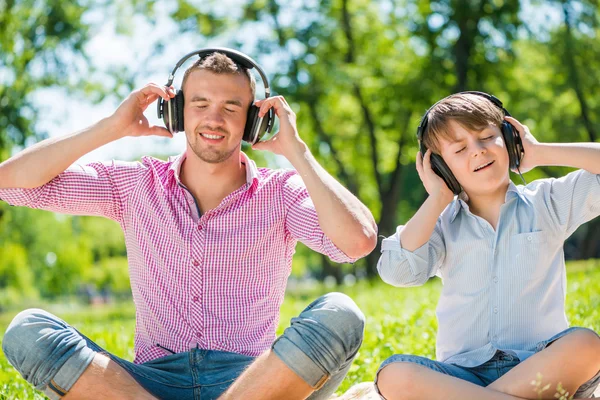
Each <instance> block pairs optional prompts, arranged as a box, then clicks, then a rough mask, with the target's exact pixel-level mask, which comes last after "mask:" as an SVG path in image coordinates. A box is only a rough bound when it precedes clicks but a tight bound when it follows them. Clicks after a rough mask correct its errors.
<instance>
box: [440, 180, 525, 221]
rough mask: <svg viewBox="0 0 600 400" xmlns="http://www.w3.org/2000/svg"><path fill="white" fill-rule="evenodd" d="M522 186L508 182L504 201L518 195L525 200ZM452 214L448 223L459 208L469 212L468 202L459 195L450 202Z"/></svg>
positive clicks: (454, 217) (452, 219)
mask: <svg viewBox="0 0 600 400" xmlns="http://www.w3.org/2000/svg"><path fill="white" fill-rule="evenodd" d="M523 188H524V186H517V185H515V184H514V183H513V182H512V181H510V183H509V184H508V189H507V190H506V196H505V198H504V202H505V203H508V201H510V200H512V199H514V198H516V197H518V198H520V199H521V200H523V201H525V196H524V195H523ZM451 207H452V208H451V210H452V215H451V217H450V223H452V222H454V220H455V219H456V216H457V215H458V213H459V212H460V210H461V208H462V209H464V210H465V212H470V210H469V204H467V202H466V201H465V200H464V199H462V198H461V196H460V195H459V196H455V197H454V200H453V201H452V203H451Z"/></svg>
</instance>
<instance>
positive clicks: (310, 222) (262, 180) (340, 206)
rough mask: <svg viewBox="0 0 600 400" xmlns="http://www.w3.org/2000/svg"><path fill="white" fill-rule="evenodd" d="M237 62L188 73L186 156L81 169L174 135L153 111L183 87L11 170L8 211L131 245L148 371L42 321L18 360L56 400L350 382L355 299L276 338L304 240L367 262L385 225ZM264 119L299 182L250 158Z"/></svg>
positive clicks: (145, 93)
mask: <svg viewBox="0 0 600 400" xmlns="http://www.w3.org/2000/svg"><path fill="white" fill-rule="evenodd" d="M225 52H226V53H227V54H224V53H223V52H213V53H210V54H207V55H205V56H204V57H202V58H200V59H199V60H198V61H197V62H196V63H195V64H194V65H193V66H192V67H190V69H188V71H186V74H185V76H184V79H183V83H182V92H183V93H184V94H185V100H184V99H183V97H182V98H181V99H182V100H181V101H182V105H183V114H182V115H183V121H182V122H183V129H184V130H185V135H186V139H187V146H186V150H185V153H184V154H182V155H181V156H179V157H174V158H172V159H170V160H169V161H168V162H164V161H161V160H156V159H153V158H149V157H146V158H143V159H142V162H140V163H125V162H116V161H113V162H108V163H92V164H89V165H86V166H78V165H74V166H71V167H69V165H71V164H72V163H73V162H75V161H76V160H77V159H79V158H80V157H81V156H83V155H84V154H86V153H88V152H89V151H91V150H93V149H95V148H97V147H99V146H101V145H103V144H106V143H108V142H111V141H113V140H117V139H119V138H121V137H124V136H126V135H129V136H146V135H158V136H167V137H168V136H171V135H172V133H171V132H170V131H169V130H166V129H164V128H162V127H157V126H153V127H151V126H149V123H148V121H147V119H146V118H145V117H144V115H143V112H144V110H145V109H146V108H147V107H148V105H150V104H151V103H153V102H154V101H155V100H157V99H159V98H162V100H163V102H164V104H165V105H167V104H169V103H167V102H168V101H173V99H174V98H176V96H175V93H174V91H173V88H172V87H169V86H165V87H161V86H158V85H155V84H148V85H146V86H145V87H144V88H142V89H141V90H136V91H134V92H132V93H131V94H130V95H129V97H128V98H127V99H126V100H125V101H124V102H123V103H122V104H121V105H120V106H119V108H118V109H117V110H116V111H115V113H114V114H113V115H111V116H110V117H108V118H106V119H103V120H101V121H100V122H98V123H96V124H95V125H92V126H91V127H89V128H87V129H85V130H83V131H80V132H77V133H74V134H71V135H67V136H64V137H60V138H53V139H48V140H45V141H43V142H40V143H39V144H36V145H34V146H32V147H31V148H28V149H26V150H24V151H23V152H21V153H19V154H17V155H16V156H14V157H13V158H11V159H9V160H7V161H5V162H4V163H2V164H0V198H2V199H4V200H6V201H7V202H9V203H10V204H13V205H24V206H28V207H33V208H43V209H48V210H52V211H58V212H63V213H71V214H85V215H102V216H105V217H108V218H111V219H113V220H115V221H117V222H118V223H119V224H120V225H121V227H122V229H123V231H124V234H125V240H126V244H127V252H128V259H129V269H130V274H131V287H132V293H133V299H134V302H135V304H136V333H135V360H134V362H133V363H131V362H128V361H126V360H123V359H120V358H118V357H116V356H114V355H111V354H109V353H107V352H106V351H105V350H103V349H101V348H100V347H99V346H97V345H96V344H95V343H93V342H92V341H91V340H89V339H88V338H86V337H85V336H83V335H82V334H81V333H79V332H78V331H77V330H75V329H74V328H73V327H71V326H69V325H68V324H67V323H66V322H64V321H62V320H60V319H59V318H57V317H56V316H54V315H52V314H49V313H47V312H45V311H43V310H27V311H24V312H22V313H20V314H19V315H17V316H16V317H15V319H14V320H13V322H12V323H11V324H10V325H9V327H8V330H7V332H6V335H5V337H4V341H3V350H4V353H5V354H6V356H7V358H8V359H9V361H10V362H11V364H13V366H15V368H16V369H17V370H19V372H20V373H21V374H22V375H23V376H24V377H25V379H27V380H28V381H29V382H30V383H32V384H33V385H35V386H36V388H38V389H39V390H43V391H44V392H45V394H46V395H48V396H49V397H50V398H52V399H57V398H60V397H64V398H65V399H70V398H78V399H87V398H90V399H97V398H99V397H104V398H111V399H112V398H114V399H117V398H173V399H184V398H190V399H191V398H202V399H213V398H217V397H219V396H221V395H222V396H221V397H222V398H232V399H234V398H235V399H237V398H244V399H253V398H273V399H275V398H287V399H295V398H298V399H300V398H306V397H308V396H311V394H312V396H311V398H315V399H316V398H319V399H321V398H327V397H329V395H330V394H331V393H332V392H333V391H334V390H335V388H336V387H337V386H338V385H339V384H340V382H341V381H342V380H343V378H344V376H345V374H346V372H347V371H348V369H349V368H350V364H351V362H352V359H353V358H354V356H355V354H356V352H357V351H358V348H359V346H360V343H361V341H362V332H363V326H364V316H363V315H362V313H361V312H360V310H359V309H358V307H357V306H356V305H355V304H354V302H353V301H352V300H351V299H349V298H348V297H347V296H345V295H343V294H340V293H332V294H328V295H325V296H323V297H321V298H319V299H317V300H316V301H315V302H313V303H312V304H311V305H310V306H309V307H307V309H305V310H304V311H303V312H302V313H301V314H300V315H299V316H298V317H297V318H294V319H293V320H292V324H291V326H290V327H289V328H288V329H287V330H286V331H285V332H284V334H283V335H282V336H280V337H279V338H278V339H277V340H276V341H275V342H274V339H275V329H276V328H277V325H278V320H279V307H280V305H281V303H282V301H283V297H284V291H285V285H286V281H287V277H288V275H289V273H290V269H291V260H292V255H293V253H294V247H295V244H296V241H298V240H300V241H302V242H304V243H305V244H307V245H308V246H309V247H311V248H312V249H314V250H316V251H319V252H321V253H323V254H326V255H328V256H329V257H330V258H331V259H332V260H334V261H337V262H353V261H354V260H356V259H357V258H359V257H362V256H364V255H366V254H368V253H369V252H370V251H371V250H372V249H373V248H374V246H375V243H376V225H375V222H374V220H373V217H372V215H371V213H370V212H369V210H368V209H367V208H366V207H365V206H364V205H363V204H362V203H361V202H360V201H359V200H358V199H357V198H356V197H355V196H353V195H352V194H351V193H350V192H349V191H347V190H346V189H345V188H343V187H342V186H341V185H340V184H339V183H338V182H337V181H336V180H335V179H334V178H333V177H331V176H330V175H329V174H328V173H327V172H326V171H325V170H324V169H323V168H322V167H321V166H320V165H319V164H318V163H317V161H316V160H315V159H314V157H313V156H312V154H311V153H310V151H309V150H308V148H307V146H306V145H305V144H304V142H303V141H302V139H301V138H300V136H299V135H298V132H297V129H296V116H295V114H294V112H293V111H292V110H291V108H290V107H289V105H288V104H287V102H286V101H285V99H284V98H283V97H280V96H278V97H270V98H266V99H264V100H260V101H256V102H255V103H254V105H252V104H253V100H254V98H255V96H254V87H255V83H254V78H253V76H252V74H250V72H249V71H248V69H247V68H246V67H245V65H247V62H248V60H250V59H248V58H245V56H243V55H240V54H241V53H236V52H232V51H225ZM232 58H234V59H235V61H234V60H232ZM263 79H264V78H263ZM267 85H268V83H267V82H265V86H267ZM159 100H160V99H159ZM249 107H259V111H258V117H259V118H261V117H264V116H266V115H267V113H268V112H269V110H273V111H272V112H274V113H275V115H277V117H278V118H279V120H280V131H279V133H278V134H277V135H276V136H274V137H273V138H272V139H270V140H268V141H265V142H259V143H257V144H256V145H255V146H254V147H255V148H256V149H260V150H267V151H271V152H274V153H276V154H280V155H283V156H285V157H286V158H287V159H288V160H289V162H290V163H291V164H292V165H293V166H294V168H295V169H296V171H297V172H294V171H283V170H270V169H266V168H257V167H256V165H255V164H254V162H253V161H252V160H250V159H249V158H248V157H247V156H246V155H245V154H244V153H242V152H241V151H240V142H241V139H242V136H243V132H244V130H245V124H246V119H247V116H248V115H249V114H250V113H249V112H248V111H249V110H250V109H249ZM254 111H256V110H254ZM180 122H181V121H180ZM171 131H173V130H171ZM67 168H68V169H67ZM238 377H239V378H238ZM234 381H235V382H234ZM225 391H226V392H225Z"/></svg>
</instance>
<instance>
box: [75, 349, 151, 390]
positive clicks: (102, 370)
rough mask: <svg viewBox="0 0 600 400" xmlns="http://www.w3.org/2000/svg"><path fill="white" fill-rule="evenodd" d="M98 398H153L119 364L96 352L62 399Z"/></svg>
mask: <svg viewBox="0 0 600 400" xmlns="http://www.w3.org/2000/svg"><path fill="white" fill-rule="evenodd" d="M99 398H103V399H115V400H118V399H142V400H146V399H148V400H150V399H155V397H153V396H152V395H151V394H150V393H148V392H147V391H146V390H145V389H144V388H143V387H141V386H140V384H138V383H137V382H136V381H135V379H133V377H132V376H131V375H129V373H128V372H127V371H125V370H124V369H123V368H122V367H121V366H120V365H119V364H117V363H116V362H114V361H113V360H111V359H110V358H108V357H107V356H105V355H103V354H100V353H96V355H95V357H94V360H93V361H92V363H91V364H90V365H89V366H88V367H87V368H86V370H85V371H84V372H83V374H82V375H81V376H80V377H79V379H78V380H77V382H75V384H74V385H73V387H72V388H71V390H69V392H68V393H67V395H66V396H64V397H63V399H65V400H70V399H81V400H87V399H90V400H95V399H99Z"/></svg>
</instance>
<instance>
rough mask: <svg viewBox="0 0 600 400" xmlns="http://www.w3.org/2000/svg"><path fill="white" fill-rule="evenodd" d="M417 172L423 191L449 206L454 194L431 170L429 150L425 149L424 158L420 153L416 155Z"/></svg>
mask: <svg viewBox="0 0 600 400" xmlns="http://www.w3.org/2000/svg"><path fill="white" fill-rule="evenodd" d="M417 172H418V173H419V178H420V179H421V182H423V186H425V190H426V191H427V193H428V194H429V195H430V196H431V197H434V198H437V199H438V200H440V201H441V202H443V203H444V204H445V205H447V204H450V202H451V201H452V200H453V199H454V193H452V191H451V190H450V188H449V187H448V185H446V182H444V180H443V179H442V178H441V177H439V176H438V174H436V173H435V172H434V171H433V169H432V168H431V149H427V152H426V153H425V157H423V156H422V155H421V152H420V151H419V152H418V153H417Z"/></svg>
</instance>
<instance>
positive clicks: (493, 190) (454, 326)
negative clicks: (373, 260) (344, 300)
mask: <svg viewBox="0 0 600 400" xmlns="http://www.w3.org/2000/svg"><path fill="white" fill-rule="evenodd" d="M509 115H510V114H508V112H507V111H506V110H505V109H504V108H503V107H502V103H501V102H500V101H499V100H498V99H496V98H495V97H493V96H490V95H487V94H485V93H481V92H465V93H458V94H455V95H452V96H449V97H447V98H445V99H443V100H441V101H440V102H438V103H436V104H435V105H434V106H433V107H432V108H431V109H430V110H429V111H428V112H427V113H426V114H425V116H424V117H423V120H422V122H421V125H420V126H419V140H420V142H421V145H422V151H421V152H420V153H419V154H418V156H417V171H418V173H419V177H420V178H421V181H422V182H423V184H424V186H425V189H426V190H427V193H428V194H429V197H428V198H427V200H426V201H425V203H424V204H423V205H422V206H421V208H420V209H419V210H418V211H417V213H416V214H415V215H414V216H413V218H412V219H411V220H410V221H409V222H408V223H407V224H406V225H405V226H400V227H398V229H397V232H396V234H394V235H393V236H391V237H389V238H387V239H384V241H383V244H382V256H381V258H380V260H379V264H378V271H379V274H380V275H381V277H382V279H383V280H384V281H385V282H387V283H389V284H392V285H394V286H417V285H422V284H424V283H425V282H426V281H427V280H428V279H429V278H431V277H433V276H434V275H439V276H440V277H441V278H442V282H443V289H442V293H441V297H440V300H439V303H438V307H437V311H436V314H437V318H438V322H439V330H438V337H437V344H436V347H437V348H436V353H437V360H438V361H433V360H429V359H426V358H423V357H417V356H411V355H394V356H392V357H390V358H389V359H387V360H386V361H384V362H383V363H382V365H381V367H380V369H379V371H378V376H377V378H376V385H377V387H378V390H379V392H380V394H381V395H382V396H383V397H385V398H386V399H388V400H391V399H412V398H415V399H436V398H444V399H454V398H460V399H470V398H473V399H509V398H515V397H517V398H535V399H537V398H538V397H537V393H536V392H534V390H533V387H532V385H531V381H532V380H535V378H536V375H537V374H538V373H541V375H542V377H543V378H542V379H543V385H546V384H547V383H550V389H549V390H546V391H545V392H544V393H543V396H547V397H548V398H554V397H553V396H554V393H555V390H554V389H555V388H556V387H557V384H558V383H559V382H560V383H561V384H562V387H563V388H565V389H566V390H567V391H568V392H569V393H575V398H582V397H590V396H591V395H592V393H593V392H594V389H595V387H596V386H597V385H598V382H599V381H600V374H599V373H598V371H599V370H600V338H599V337H598V335H597V334H596V333H595V332H593V331H592V330H589V329H585V328H569V327H568V322H567V319H566V315H565V310H564V301H565V284H566V275H565V265H564V254H563V243H564V241H565V239H567V238H568V237H569V236H570V235H571V234H572V233H573V232H574V231H575V229H576V228H577V227H578V226H579V225H581V224H583V223H585V222H586V221H589V220H591V219H592V218H594V217H596V216H598V215H599V214H600V175H598V174H600V143H573V144H547V143H539V142H538V141H537V140H536V139H535V138H534V137H533V136H532V135H531V133H530V132H529V129H528V128H527V127H526V126H524V125H522V124H520V123H519V122H518V121H517V120H515V119H514V118H511V117H510V116H509ZM423 153H424V154H423ZM538 165H564V166H569V167H574V168H580V169H579V170H577V171H575V172H572V173H570V174H568V175H566V176H564V177H562V178H560V179H540V180H538V181H535V182H532V183H530V184H529V185H526V186H515V185H514V184H513V183H512V182H511V181H510V179H509V169H510V168H512V169H516V170H518V171H519V173H520V172H526V171H528V170H530V169H532V168H534V167H535V166H538ZM432 166H433V167H434V168H432ZM509 166H510V168H509ZM441 176H444V179H443V178H442V177H441ZM450 187H452V190H451V189H450ZM455 194H457V195H458V196H457V197H456V198H455V197H454V195H455ZM551 344H552V345H551ZM550 345H551V346H550ZM513 396H514V397H513Z"/></svg>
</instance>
